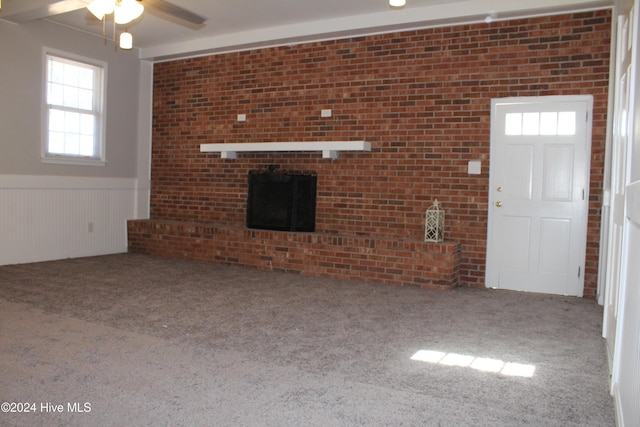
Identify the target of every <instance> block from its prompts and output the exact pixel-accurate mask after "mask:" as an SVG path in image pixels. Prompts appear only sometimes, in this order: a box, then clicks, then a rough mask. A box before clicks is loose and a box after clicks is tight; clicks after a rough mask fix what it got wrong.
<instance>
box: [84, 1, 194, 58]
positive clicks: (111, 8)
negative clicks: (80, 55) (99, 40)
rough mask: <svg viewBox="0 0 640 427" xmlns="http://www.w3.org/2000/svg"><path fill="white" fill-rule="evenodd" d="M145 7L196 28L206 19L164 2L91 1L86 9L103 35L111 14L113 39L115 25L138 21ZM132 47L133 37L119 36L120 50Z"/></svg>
mask: <svg viewBox="0 0 640 427" xmlns="http://www.w3.org/2000/svg"><path fill="white" fill-rule="evenodd" d="M145 6H150V7H151V8H153V9H155V10H157V11H159V12H161V13H163V14H165V15H168V16H170V17H171V18H176V19H178V20H182V21H186V22H187V23H189V24H192V25H196V26H199V25H202V24H204V22H205V21H206V18H204V17H202V16H200V15H198V14H195V13H193V12H191V11H189V10H187V9H184V8H182V7H180V6H176V5H175V4H173V3H170V2H168V1H166V0H92V1H91V2H90V3H89V4H88V5H87V9H88V10H89V12H91V14H92V15H94V16H95V17H96V18H98V19H99V20H101V21H102V22H103V35H104V34H105V16H106V15H110V14H112V13H113V19H114V23H113V25H114V38H115V25H116V24H119V25H127V24H129V23H130V22H132V21H133V20H135V19H138V18H139V17H140V16H141V15H142V12H144V8H145ZM132 47H133V36H132V35H131V33H129V32H128V31H124V32H123V33H121V34H120V48H121V49H131V48H132Z"/></svg>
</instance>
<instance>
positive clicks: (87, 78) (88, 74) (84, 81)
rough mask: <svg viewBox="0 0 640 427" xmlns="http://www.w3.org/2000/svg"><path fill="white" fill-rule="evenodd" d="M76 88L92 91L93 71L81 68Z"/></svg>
mask: <svg viewBox="0 0 640 427" xmlns="http://www.w3.org/2000/svg"><path fill="white" fill-rule="evenodd" d="M78 86H79V87H81V88H83V89H90V90H91V89H93V70H92V69H90V68H81V69H80V76H79V81H78Z"/></svg>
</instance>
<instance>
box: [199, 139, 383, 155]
mask: <svg viewBox="0 0 640 427" xmlns="http://www.w3.org/2000/svg"><path fill="white" fill-rule="evenodd" d="M270 151H322V157H323V158H325V159H337V158H338V156H339V155H340V151H371V143H370V142H367V141H315V142H257V143H239V144H200V152H202V153H220V158H222V159H235V158H237V155H238V153H246V152H270Z"/></svg>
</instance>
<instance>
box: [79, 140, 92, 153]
mask: <svg viewBox="0 0 640 427" xmlns="http://www.w3.org/2000/svg"><path fill="white" fill-rule="evenodd" d="M78 154H80V155H82V156H93V137H91V136H87V135H81V136H80V151H79V152H78Z"/></svg>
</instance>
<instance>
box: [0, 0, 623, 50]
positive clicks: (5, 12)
mask: <svg viewBox="0 0 640 427" xmlns="http://www.w3.org/2000/svg"><path fill="white" fill-rule="evenodd" d="M147 1H148V2H150V1H151V0H147ZM169 1H171V2H172V3H173V4H175V5H177V6H180V7H182V8H185V9H187V10H189V11H191V12H194V13H196V14H198V15H201V16H203V17H205V18H206V19H207V20H206V22H205V23H204V24H203V25H201V26H199V27H198V26H194V25H192V24H191V25H190V24H188V23H186V22H183V21H180V20H177V19H174V18H171V17H170V16H167V15H164V14H162V13H161V12H159V11H158V10H156V9H155V8H154V7H152V3H148V4H147V7H146V9H145V12H144V13H143V15H142V17H141V18H139V19H138V20H136V21H134V22H133V23H132V24H130V25H129V31H130V32H131V33H132V34H133V38H134V46H135V47H136V48H137V49H139V55H140V57H141V58H143V59H151V60H161V59H167V58H175V57H184V56H191V55H198V54H206V53H211V52H220V51H229V50H238V49H247V48H251V47H256V46H265V45H278V44H292V43H298V42H302V41H309V40H319V39H327V38H337V37H345V36H352V35H361V34H372V33H378V32H385V31H394V30H400V29H407V28H421V27H427V26H438V25H447V24H452V23H460V22H478V21H483V20H484V19H485V18H486V17H487V16H488V15H489V14H492V16H494V17H495V19H507V18H511V17H516V16H531V15H540V14H545V13H558V12H565V11H571V10H588V9H598V8H603V7H610V6H611V5H612V3H613V0H535V1H531V0H407V6H406V7H404V8H402V9H392V8H390V7H389V6H388V3H387V2H388V0H226V1H223V0H219V1H209V0H169ZM90 2H91V0H3V1H2V9H1V10H0V19H2V20H6V21H9V22H13V23H17V24H23V23H26V22H30V21H31V20H34V19H47V20H49V21H51V22H55V23H57V24H62V25H65V26H67V27H71V28H73V29H77V30H78V31H82V32H84V33H85V34H87V36H90V35H94V36H96V37H101V36H102V35H101V34H102V24H101V22H100V21H98V20H97V19H96V18H95V17H93V15H91V13H89V12H88V10H87V9H86V7H85V6H86V4H88V3H90ZM142 4H143V5H144V4H145V0H142ZM108 19H109V18H108ZM107 22H108V23H109V24H111V21H110V20H109V21H107ZM106 31H107V36H108V37H110V36H111V34H112V25H107V30H106ZM119 31H122V28H121V27H119Z"/></svg>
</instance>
